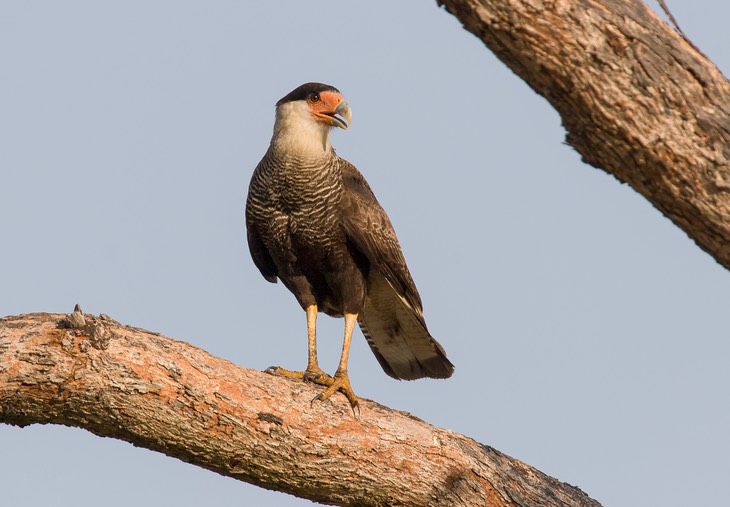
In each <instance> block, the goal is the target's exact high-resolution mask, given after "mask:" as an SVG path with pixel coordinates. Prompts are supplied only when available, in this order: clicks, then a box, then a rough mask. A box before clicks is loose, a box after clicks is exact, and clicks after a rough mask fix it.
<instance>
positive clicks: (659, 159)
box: [437, 0, 730, 268]
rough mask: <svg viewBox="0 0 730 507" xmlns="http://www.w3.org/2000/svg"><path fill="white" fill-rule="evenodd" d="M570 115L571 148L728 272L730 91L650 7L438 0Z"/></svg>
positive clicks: (605, 1)
mask: <svg viewBox="0 0 730 507" xmlns="http://www.w3.org/2000/svg"><path fill="white" fill-rule="evenodd" d="M437 1H438V3H439V4H440V5H443V6H445V7H446V9H447V10H448V11H449V12H450V13H451V14H453V15H454V16H456V17H457V18H458V19H459V20H460V21H461V23H462V24H463V25H464V27H465V28H466V29H467V30H469V31H470V32H472V33H473V34H474V35H476V36H477V37H478V38H479V39H481V40H482V41H483V42H484V44H486V45H487V47H489V49H491V50H492V51H493V52H494V53H495V54H496V55H497V57H499V58H500V59H501V60H502V61H503V62H504V63H505V64H506V65H507V66H508V67H509V68H510V69H512V70H513V71H514V72H515V73H516V74H517V75H518V76H520V77H521V78H522V79H523V80H525V82H527V84H528V85H529V86H531V87H532V88H533V89H534V90H535V91H536V92H537V93H539V94H540V95H542V96H543V97H545V98H546V99H547V100H548V101H549V102H550V103H551V104H552V105H553V107H555V109H557V111H558V112H559V113H560V115H561V117H562V120H563V125H564V127H565V129H566V130H567V142H568V144H570V145H571V146H573V147H574V148H575V149H576V150H577V151H578V152H579V153H580V154H581V155H582V157H583V160H584V161H585V162H587V163H589V164H591V165H593V166H595V167H598V168H601V169H603V170H605V171H606V172H608V173H610V174H613V175H614V176H616V178H618V179H619V180H620V181H622V182H626V183H628V184H629V185H631V186H632V187H633V188H634V189H635V190H636V191H637V192H639V193H640V194H642V195H643V196H644V197H646V198H647V199H648V200H649V201H650V202H651V203H652V204H653V205H654V206H656V207H657V208H658V209H659V210H660V211H661V212H662V213H663V214H664V215H666V216H667V217H668V218H669V219H671V220H672V221H673V222H674V223H675V224H676V225H678V226H679V227H681V228H682V229H683V230H684V231H685V232H686V233H687V234H688V235H689V236H690V237H691V238H693V239H694V240H695V242H696V243H697V244H698V245H699V246H700V247H701V248H703V249H704V250H705V251H707V252H708V253H709V254H710V255H712V256H713V257H714V258H715V259H716V260H717V262H719V263H720V264H722V265H723V266H725V267H726V268H730V84H728V81H727V79H726V78H725V77H724V76H723V75H722V73H721V72H720V71H719V70H718V69H717V67H715V65H713V64H712V62H710V61H709V60H708V59H707V58H706V57H705V56H704V55H703V54H701V53H699V52H698V51H697V50H696V49H695V48H694V47H693V46H692V45H691V44H690V43H688V42H687V41H686V40H684V39H683V38H682V37H681V36H680V35H679V34H678V33H676V32H675V31H674V30H672V29H670V28H669V27H668V26H667V25H666V24H665V23H664V22H662V21H661V19H659V18H658V17H657V16H656V15H655V14H654V13H653V12H652V11H651V10H650V9H649V8H648V7H647V6H646V5H645V4H644V3H643V2H641V1H640V0H437Z"/></svg>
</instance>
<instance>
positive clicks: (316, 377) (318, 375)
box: [264, 366, 334, 386]
mask: <svg viewBox="0 0 730 507" xmlns="http://www.w3.org/2000/svg"><path fill="white" fill-rule="evenodd" d="M264 373H270V374H271V375H279V376H281V377H286V378H291V379H295V380H303V381H305V382H314V383H315V384H319V385H322V386H329V385H331V384H332V382H334V379H333V378H332V377H330V376H329V375H327V374H326V373H325V372H324V371H322V369H321V368H320V367H319V366H313V367H308V368H307V369H306V370H304V371H291V370H287V369H284V368H282V367H281V366H269V367H268V368H266V369H265V370H264Z"/></svg>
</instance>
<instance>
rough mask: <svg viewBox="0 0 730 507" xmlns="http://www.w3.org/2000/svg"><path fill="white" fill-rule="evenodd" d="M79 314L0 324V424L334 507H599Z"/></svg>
mask: <svg viewBox="0 0 730 507" xmlns="http://www.w3.org/2000/svg"><path fill="white" fill-rule="evenodd" d="M318 389H321V388H319V387H315V386H311V385H307V384H304V383H302V382H295V381H290V380H286V379H283V378H280V377H274V376H271V375H266V374H264V373H261V372H258V371H254V370H249V369H245V368H240V367H238V366H236V365H234V364H232V363H230V362H228V361H225V360H223V359H218V358H215V357H212V356H210V355H209V354H207V353H206V352H205V351H203V350H201V349H198V348H196V347H193V346H192V345H189V344H187V343H183V342H179V341H176V340H172V339H170V338H165V337H163V336H160V335H158V334H155V333H150V332H148V331H144V330H142V329H138V328H133V327H128V326H122V325H120V324H119V323H117V322H115V321H113V320H111V319H110V318H108V317H100V318H94V317H92V316H89V315H82V314H81V313H80V312H74V313H73V314H71V315H69V316H66V315H50V314H43V313H36V314H28V315H21V316H17V317H6V318H3V319H0V422H5V423H10V424H16V425H21V426H24V425H28V424H33V423H55V424H65V425H69V426H77V427H80V428H84V429H87V430H89V431H91V432H92V433H95V434H97V435H102V436H108V437H115V438H119V439H122V440H126V441H128V442H131V443H133V444H134V445H137V446H140V447H146V448H148V449H152V450H156V451H159V452H162V453H164V454H167V455H168V456H173V457H176V458H179V459H181V460H183V461H186V462H189V463H193V464H195V465H198V466H201V467H204V468H207V469H209V470H213V471H215V472H218V473H220V474H222V475H227V476H230V477H234V478H236V479H240V480H243V481H247V482H251V483H253V484H256V485H258V486H262V487H265V488H269V489H276V490H279V491H285V492H288V493H291V494H294V495H297V496H301V497H304V498H309V499H311V500H315V501H319V502H324V503H331V504H336V505H360V506H365V505H367V506H376V505H403V506H426V505H429V506H439V505H444V506H447V505H448V506H469V507H474V506H479V505H490V506H507V505H521V506H528V505H529V506H533V505H535V506H536V505H541V506H558V505H560V506H578V505H585V506H598V505H599V504H598V502H595V501H594V500H591V499H590V498H588V497H587V496H586V495H585V494H584V493H583V492H582V491H580V490H579V489H577V488H575V487H573V486H570V485H568V484H564V483H561V482H559V481H557V480H555V479H553V478H551V477H548V476H546V475H545V474H543V473H541V472H539V471H538V470H535V469H534V468H532V467H530V466H528V465H526V464H524V463H521V462H520V461H518V460H516V459H514V458H511V457H509V456H506V455H504V454H502V453H500V452H499V451H496V450H494V449H492V448H490V447H488V446H485V445H482V444H479V443H477V442H475V441H474V440H471V439H469V438H467V437H465V436H462V435H459V434H456V433H453V432H451V431H447V430H443V429H440V428H436V427H434V426H431V425H430V424H428V423H425V422H423V421H421V420H420V419H417V418H415V417H412V416H410V415H408V414H404V413H400V412H397V411H394V410H391V409H388V408H386V407H383V406H381V405H378V404H377V403H374V402H371V401H368V400H361V408H362V415H361V416H360V417H358V418H355V417H353V416H352V413H351V411H350V408H349V405H348V404H347V402H346V400H344V398H336V397H335V399H333V400H332V401H327V402H324V403H316V404H314V405H312V406H310V403H309V400H311V399H312V398H313V397H314V396H315V395H316V394H317V390H318Z"/></svg>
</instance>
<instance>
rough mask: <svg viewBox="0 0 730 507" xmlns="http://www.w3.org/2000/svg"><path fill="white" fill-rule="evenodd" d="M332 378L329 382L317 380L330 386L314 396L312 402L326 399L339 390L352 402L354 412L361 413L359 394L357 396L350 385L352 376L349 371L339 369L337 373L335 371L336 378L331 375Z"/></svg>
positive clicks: (354, 413)
mask: <svg viewBox="0 0 730 507" xmlns="http://www.w3.org/2000/svg"><path fill="white" fill-rule="evenodd" d="M328 376H329V375H328ZM330 380H331V382H329V383H327V384H325V383H323V382H317V383H318V384H322V385H327V386H328V387H327V389H325V390H324V391H323V392H321V393H320V394H318V395H317V396H315V397H314V398H312V403H314V402H315V401H324V400H326V399H327V398H329V397H330V396H332V395H333V394H335V393H336V392H337V391H340V392H341V393H342V394H344V395H345V397H346V398H347V401H349V402H350V407H351V408H352V414H353V415H359V414H360V402H359V401H358V399H357V396H355V392H354V391H353V390H352V387H351V386H350V376H349V375H348V374H347V372H346V371H345V372H340V371H338V372H337V373H335V376H334V378H333V377H330Z"/></svg>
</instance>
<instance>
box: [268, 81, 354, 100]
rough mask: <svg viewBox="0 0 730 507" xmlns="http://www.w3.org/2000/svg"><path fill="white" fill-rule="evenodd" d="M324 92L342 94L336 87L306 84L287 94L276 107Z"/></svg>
mask: <svg viewBox="0 0 730 507" xmlns="http://www.w3.org/2000/svg"><path fill="white" fill-rule="evenodd" d="M322 92H335V93H340V90H338V89H337V88H335V87H334V86H331V85H326V84H323V83H304V84H303V85H301V86H298V87H297V88H295V89H293V90H292V91H290V92H289V93H288V94H286V95H285V96H284V97H282V98H281V99H279V102H277V103H276V105H277V106H280V105H282V104H285V103H287V102H292V101H294V100H304V99H306V98H307V97H308V96H309V95H310V94H312V93H322Z"/></svg>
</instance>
